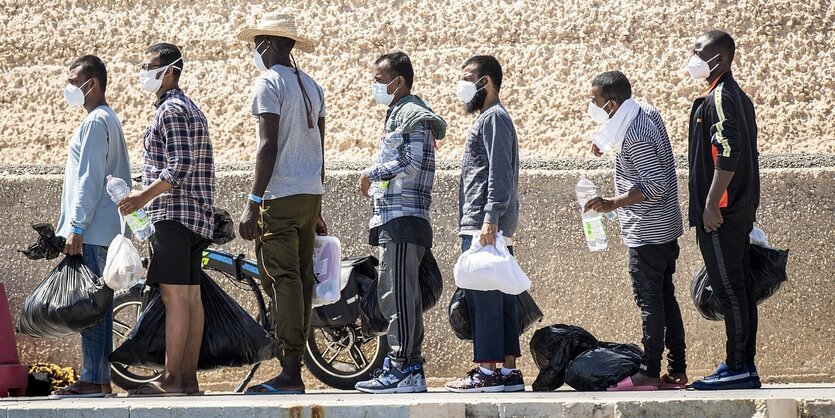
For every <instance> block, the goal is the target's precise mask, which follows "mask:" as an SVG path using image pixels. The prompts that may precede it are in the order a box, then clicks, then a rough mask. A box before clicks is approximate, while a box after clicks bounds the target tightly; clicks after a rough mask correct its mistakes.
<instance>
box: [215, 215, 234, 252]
mask: <svg viewBox="0 0 835 418" xmlns="http://www.w3.org/2000/svg"><path fill="white" fill-rule="evenodd" d="M213 209H214V216H213V219H214V225H215V227H214V231H212V243H213V244H216V245H223V244H226V243H228V242H230V241H232V240H233V239H235V221H233V220H232V215H230V214H229V212H227V211H225V210H223V209H221V208H213Z"/></svg>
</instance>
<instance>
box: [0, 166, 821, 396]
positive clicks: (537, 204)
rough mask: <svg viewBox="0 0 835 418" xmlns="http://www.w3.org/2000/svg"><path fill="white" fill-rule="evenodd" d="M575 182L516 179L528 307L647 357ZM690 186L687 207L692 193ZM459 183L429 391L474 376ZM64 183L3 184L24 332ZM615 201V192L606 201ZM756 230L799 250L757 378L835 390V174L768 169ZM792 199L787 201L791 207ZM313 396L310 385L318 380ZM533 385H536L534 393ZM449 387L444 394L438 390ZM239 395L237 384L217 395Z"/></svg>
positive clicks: (336, 206)
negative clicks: (452, 323)
mask: <svg viewBox="0 0 835 418" xmlns="http://www.w3.org/2000/svg"><path fill="white" fill-rule="evenodd" d="M588 173H589V175H590V178H592V180H593V181H595V183H596V184H599V185H601V187H602V188H603V190H604V193H611V183H612V180H611V171H609V170H594V171H589V172H588ZM578 174H579V172H578V171H571V170H524V171H523V172H522V176H521V178H520V193H521V225H520V229H519V231H518V232H517V236H516V240H515V250H516V254H517V256H518V259H519V261H520V263H521V265H522V267H523V268H524V269H525V271H526V272H527V273H528V275H529V276H530V278H531V280H532V282H533V288H532V294H533V297H534V298H535V299H536V301H537V303H538V304H539V305H540V307H541V308H542V311H543V312H544V313H545V319H544V321H543V323H542V324H541V326H544V325H547V324H553V323H566V324H574V325H580V326H583V327H585V328H586V329H588V330H589V331H590V332H591V333H592V334H594V335H595V336H597V337H598V338H600V339H602V340H609V341H620V342H633V343H640V336H641V328H640V316H639V315H640V314H639V311H638V308H637V307H636V306H635V303H634V300H633V296H632V288H631V284H630V283H631V282H630V280H629V276H628V271H627V266H626V248H625V247H624V246H623V245H622V244H621V243H620V240H619V238H618V237H617V235H616V234H617V232H616V227H615V226H614V225H610V226H609V228H608V230H609V233H610V247H609V249H608V250H606V251H602V252H596V253H590V252H589V251H588V249H587V248H586V244H585V241H584V239H583V235H582V232H581V229H580V221H579V216H578V212H577V207H576V205H577V203H576V201H575V199H574V193H573V189H574V185H575V184H576V181H577V175H578ZM249 175H250V174H249V173H244V172H224V173H219V176H218V192H217V193H218V203H217V204H218V206H220V207H223V208H227V209H228V210H229V212H230V213H232V214H233V216H234V217H235V218H237V217H238V216H239V214H240V210H241V208H242V207H243V204H244V196H245V194H246V193H247V190H248V187H249V186H248V184H249V183H248V180H247V179H248V178H249ZM683 175H684V173H683V172H680V177H679V190H680V193H679V195H680V197H681V202H682V205H683V206H685V202H686V201H687V200H686V199H687V195H686V182H685V178H684V177H683ZM355 181H356V175H355V174H354V172H350V171H332V172H330V173H329V174H328V180H327V184H326V189H327V194H326V197H325V201H324V205H323V207H324V215H325V218H326V219H327V221H328V224H329V229H330V231H331V233H332V234H333V235H334V236H336V237H338V238H339V239H340V240H341V241H342V244H343V255H344V256H346V257H348V256H355V255H363V254H369V253H371V252H372V248H371V247H369V246H368V245H367V244H366V242H367V241H366V240H367V227H366V225H367V220H368V215H369V212H370V210H369V207H368V201H367V200H365V199H363V198H361V197H360V196H359V194H358V193H357V192H356V191H355V186H354V184H355ZM457 185H458V173H457V172H455V171H451V170H446V171H442V172H440V173H439V175H438V177H437V181H436V186H435V193H434V204H433V208H432V216H433V227H434V231H435V248H434V252H435V254H436V258H437V259H438V263H439V265H440V267H441V270H442V272H443V274H444V284H445V289H444V294H443V296H442V297H441V301H440V302H439V303H438V306H436V307H435V308H434V309H433V310H431V311H430V312H429V313H428V314H427V316H426V321H425V322H426V329H427V334H426V340H425V344H424V354H425V356H426V358H427V373H428V375H429V376H430V377H433V378H450V377H454V376H460V375H462V374H463V373H465V372H466V371H467V370H468V368H469V367H470V360H471V355H472V346H471V345H470V344H468V343H465V342H462V341H459V340H457V339H456V338H455V337H454V335H453V334H452V332H451V331H450V329H449V323H448V319H447V313H446V307H447V304H448V303H449V298H450V296H451V294H452V291H453V290H454V281H453V277H452V266H453V264H454V263H455V259H456V257H457V256H458V250H459V248H460V244H459V242H458V238H457V236H456V231H457V229H456V225H457V206H456V203H455V202H456V199H457V197H456V195H457ZM60 188H61V177H60V176H56V175H17V176H12V175H7V176H3V177H0V197H2V199H0V219H3V220H4V231H6V232H5V233H4V234H3V235H0V260H2V266H0V281H3V282H5V283H6V292H7V293H8V295H9V297H10V299H11V300H10V303H11V311H12V315H13V316H14V317H15V318H16V317H17V315H18V314H19V312H20V308H21V305H22V303H23V300H24V299H25V297H26V296H27V295H28V294H29V293H30V292H31V291H32V289H34V288H35V286H37V284H38V283H39V282H40V281H41V280H42V278H43V277H44V276H45V275H46V273H47V272H48V271H49V270H50V269H51V268H52V267H53V266H54V265H55V264H56V263H57V260H55V261H51V262H49V261H29V260H26V259H25V258H24V257H23V256H22V255H20V254H17V253H16V251H15V250H16V249H20V248H23V247H24V246H25V245H26V244H28V243H30V242H32V241H33V240H34V238H35V233H34V231H32V230H31V229H30V228H29V225H30V224H31V223H33V222H43V221H52V222H55V220H56V218H57V211H58V205H59V200H60V190H61V189H60ZM607 188H608V189H609V190H606V189H607ZM762 190H763V198H762V202H763V203H762V206H761V208H760V211H759V220H760V226H761V227H762V228H763V229H764V230H765V231H766V232H767V233H768V235H769V239H770V242H771V244H772V245H775V246H778V247H780V248H789V249H790V250H791V254H790V261H789V282H788V283H787V284H786V285H785V286H784V287H783V288H782V289H781V290H780V292H779V293H777V294H776V295H775V296H774V297H773V298H772V299H770V300H768V301H766V302H765V303H764V304H763V305H761V307H760V332H759V339H758V366H759V369H760V373H761V374H762V375H763V376H764V378H765V379H766V380H767V381H771V382H774V381H778V382H784V381H794V382H834V381H835V365H833V363H832V358H833V356H835V330H834V329H833V321H832V318H831V314H832V312H834V311H835V295H833V292H832V274H831V272H832V271H833V270H835V259H833V257H832V248H831V246H832V237H831V228H830V224H831V223H832V221H833V218H832V213H835V168H832V167H831V166H830V167H829V168H804V169H791V170H789V169H764V170H763V180H762ZM787 191H790V193H791V198H790V199H787V198H785V194H786V192H787ZM694 234H695V233H694V232H693V231H692V230H687V231H686V232H685V236H684V237H682V238H681V239H680V240H679V243H680V245H681V248H682V252H681V258H680V259H679V263H678V271H677V273H676V275H675V278H674V280H675V285H676V288H677V289H676V295H677V297H678V300H679V304H680V305H681V308H682V312H683V317H684V325H685V330H686V335H687V346H688V352H687V360H688V363H689V365H690V372H691V375H693V376H701V375H704V374H706V373H707V372H709V371H711V370H712V369H713V368H714V367H715V366H716V364H717V363H718V361H720V360H721V359H722V358H723V357H724V326H723V324H722V323H721V322H712V321H707V320H704V319H702V318H701V317H700V316H699V314H698V313H697V311H696V309H695V307H694V306H693V303H692V301H691V299H690V292H689V285H690V279H691V277H692V275H693V273H694V272H695V271H696V270H697V269H698V267H699V266H700V265H701V259H700V256H699V254H698V250H697V248H696V243H695V238H694ZM224 248H225V249H227V250H228V251H231V252H233V253H237V252H243V253H245V254H249V255H250V256H252V253H253V244H251V243H244V242H243V241H241V240H240V239H238V240H235V241H234V242H232V243H230V244H228V245H227V246H225V247H224ZM531 335H532V332H530V331H529V332H528V333H527V334H525V335H524V336H523V346H522V347H523V355H524V357H523V358H522V363H521V365H522V367H523V368H524V370H525V373H526V374H527V375H528V376H529V378H530V379H532V378H533V377H534V376H535V374H536V368H535V366H534V365H533V362H532V361H531V357H530V355H529V352H528V341H529V339H530V337H531ZM18 342H19V349H20V352H21V354H22V356H23V359H24V361H27V362H34V361H43V360H48V361H52V362H58V363H62V364H71V365H77V364H78V362H79V357H78V356H79V352H78V349H77V344H78V338H64V339H60V340H56V339H49V340H34V339H31V338H28V337H25V336H18ZM274 370H275V362H271V364H270V365H269V366H268V368H262V371H261V372H259V375H258V376H257V377H256V380H258V379H260V378H267V377H268V376H267V375H268V374H269V373H270V371H274ZM242 376H243V373H242V372H240V371H227V372H225V373H215V374H212V375H210V376H204V378H203V379H204V381H207V382H215V383H218V382H233V381H236V380H238V379H240V378H242ZM309 381H310V383H311V384H315V383H314V380H312V378H311V379H310V380H309ZM530 381H532V380H529V382H530ZM441 382H442V380H440V381H439V380H434V381H433V384H436V385H437V384H438V383H441ZM221 387H223V388H225V389H227V390H228V389H229V386H228V384H227V385H223V386H221Z"/></svg>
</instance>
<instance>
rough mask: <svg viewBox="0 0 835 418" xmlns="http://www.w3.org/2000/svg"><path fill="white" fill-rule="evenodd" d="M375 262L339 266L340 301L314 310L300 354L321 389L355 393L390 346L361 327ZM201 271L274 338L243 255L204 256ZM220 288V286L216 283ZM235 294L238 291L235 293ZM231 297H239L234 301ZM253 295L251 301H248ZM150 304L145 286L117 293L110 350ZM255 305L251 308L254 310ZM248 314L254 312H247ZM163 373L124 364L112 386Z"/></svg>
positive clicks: (253, 266) (251, 264)
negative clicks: (214, 276) (361, 309)
mask: <svg viewBox="0 0 835 418" xmlns="http://www.w3.org/2000/svg"><path fill="white" fill-rule="evenodd" d="M376 267H377V259H376V258H374V257H373V256H366V257H354V258H348V259H345V260H342V297H341V298H340V300H339V301H338V302H336V303H334V304H332V305H325V306H321V307H317V308H314V309H313V313H312V315H311V328H310V335H309V337H308V340H307V344H306V346H305V352H304V365H305V366H306V367H307V368H308V370H310V372H311V374H313V376H315V377H316V378H317V379H319V380H320V381H321V382H322V383H324V384H326V385H328V386H331V387H333V388H336V389H346V390H351V389H354V385H355V384H356V383H357V382H358V381H360V380H364V379H367V378H368V376H369V375H370V374H371V372H372V371H373V370H375V369H379V368H382V365H383V361H384V359H385V357H386V354H387V353H388V350H389V346H388V342H387V340H386V336H385V335H379V336H378V335H365V334H364V333H363V332H362V328H361V325H360V313H359V301H360V299H361V297H362V295H363V294H364V292H365V291H367V290H368V289H369V288H370V287H371V285H372V284H373V282H374V281H376V280H377V268H376ZM203 270H204V271H205V272H207V273H215V274H220V275H221V276H223V278H225V279H226V284H231V285H232V286H233V289H231V290H232V292H227V293H230V296H233V298H235V299H236V300H237V302H238V303H239V304H241V306H242V307H244V308H245V309H247V308H249V309H248V311H250V310H254V311H255V315H253V318H255V319H256V320H257V321H258V322H259V323H260V324H261V325H262V326H263V327H264V329H266V330H267V331H268V332H270V333H272V330H273V327H272V321H273V320H276V318H272V315H271V306H272V303H273V302H272V300H270V301H269V304H268V303H267V301H266V300H265V298H264V295H263V293H262V291H261V285H260V280H259V276H260V272H259V270H258V265H257V263H256V262H255V261H253V260H250V259H247V258H245V257H244V256H243V254H239V255H232V254H230V253H227V252H224V251H221V250H218V249H212V248H210V249H208V250H206V251H204V252H203ZM216 281H217V282H218V284H219V285H220V284H221V283H222V281H221V280H216ZM235 288H237V290H235ZM232 293H235V294H238V295H242V296H238V297H235V296H234V295H232ZM248 294H251V295H252V298H251V299H250V298H247V297H246V295H248ZM149 299H150V287H148V286H145V285H144V283H140V284H137V285H135V286H133V287H132V288H129V289H125V290H121V291H118V292H116V294H115V295H114V302H113V305H114V309H113V339H114V347H118V346H119V345H120V344H121V342H122V341H123V340H124V339H125V338H126V337H127V336H128V335H129V334H130V331H131V330H132V329H133V326H134V325H135V324H136V321H137V320H138V319H139V316H140V314H141V313H142V311H143V310H144V309H145V306H146V305H147V304H148V301H149ZM253 302H254V306H253ZM251 313H252V312H251ZM277 320H281V318H278V319H277ZM260 366H261V364H260V363H259V364H255V365H253V366H252V367H251V368H250V369H249V371H248V372H247V373H246V375H245V376H244V378H243V379H241V380H240V381H239V382H238V383H237V385H236V386H235V392H243V391H244V389H245V388H246V386H247V385H248V384H249V383H250V381H251V380H252V377H253V376H254V374H255V372H256V371H257V370H258V368H259V367H260ZM160 374H161V372H160V371H159V370H149V369H144V368H139V367H128V366H125V365H122V364H116V363H113V364H112V365H111V380H112V381H113V383H114V384H116V385H117V386H119V387H121V388H122V389H125V390H128V389H133V388H136V387H138V386H140V385H142V384H143V383H147V382H150V381H153V380H155V379H157V378H158V377H159V376H160Z"/></svg>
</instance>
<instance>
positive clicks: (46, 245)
mask: <svg viewBox="0 0 835 418" xmlns="http://www.w3.org/2000/svg"><path fill="white" fill-rule="evenodd" d="M32 229H34V230H35V231H38V240H37V241H36V242H35V243H34V244H32V245H30V246H28V247H26V249H25V250H23V251H20V250H18V252H21V253H23V255H25V256H26V258H28V259H30V260H40V259H42V258H45V259H47V260H52V259H53V258H56V257H58V256H59V255H61V252H62V251H64V245H65V243H66V240H65V239H64V237H58V236H55V229H54V228H52V225H50V224H48V223H40V224H33V225H32Z"/></svg>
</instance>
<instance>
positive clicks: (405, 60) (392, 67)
mask: <svg viewBox="0 0 835 418" xmlns="http://www.w3.org/2000/svg"><path fill="white" fill-rule="evenodd" d="M383 62H386V63H388V69H389V71H390V72H391V73H392V75H394V76H395V77H397V76H403V79H404V80H406V87H408V88H410V89H411V88H412V83H414V81H415V69H414V68H413V67H412V60H410V59H409V56H408V55H406V53H405V52H403V51H397V52H390V53H388V54H383V55H380V58H377V61H374V65H380V64H382V63H383Z"/></svg>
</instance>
